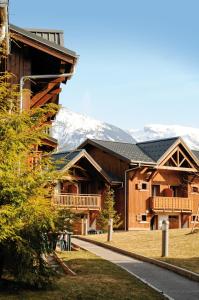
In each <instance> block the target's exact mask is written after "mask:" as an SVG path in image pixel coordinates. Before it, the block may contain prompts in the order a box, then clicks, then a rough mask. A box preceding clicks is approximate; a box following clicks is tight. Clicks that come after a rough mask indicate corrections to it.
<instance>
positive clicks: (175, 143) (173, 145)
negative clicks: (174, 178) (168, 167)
mask: <svg viewBox="0 0 199 300" xmlns="http://www.w3.org/2000/svg"><path fill="white" fill-rule="evenodd" d="M180 144H181V145H182V146H183V147H184V149H185V150H186V152H187V153H188V154H189V156H190V157H191V158H192V160H193V162H194V163H195V165H196V166H199V160H198V159H197V157H196V156H195V155H194V154H193V152H192V151H191V150H190V149H189V147H188V146H187V144H186V143H185V142H184V140H183V139H182V138H181V137H179V138H178V139H177V140H176V141H175V142H174V143H173V144H172V145H171V147H169V149H168V150H167V151H166V152H165V153H164V154H163V155H162V157H161V158H160V159H159V160H158V162H157V165H158V168H162V167H161V164H162V162H163V161H164V160H165V159H166V158H167V156H168V155H169V154H170V153H171V152H172V151H173V150H174V149H175V148H176V147H177V146H178V145H180ZM172 169H174V168H172ZM181 170H182V169H181ZM181 170H180V171H181ZM185 170H187V171H188V169H186V168H185ZM182 171H183V170H182ZM191 171H193V170H191ZM194 171H197V170H196V169H195V170H194Z"/></svg>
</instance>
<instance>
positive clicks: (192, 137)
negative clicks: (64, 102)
mask: <svg viewBox="0 0 199 300" xmlns="http://www.w3.org/2000/svg"><path fill="white" fill-rule="evenodd" d="M52 135H53V137H55V138H56V139H57V140H58V144H59V150H69V149H74V148H76V147H77V146H78V145H80V144H81V143H82V142H83V141H84V140H85V139H87V138H90V139H100V140H109V141H120V142H127V143H135V142H136V141H138V142H142V141H148V140H154V139H162V138H169V137H175V136H181V137H182V138H183V139H184V141H185V142H186V143H187V145H188V146H189V147H190V148H191V149H197V150H198V149H199V128H193V127H185V126H180V125H161V124H151V125H146V126H145V127H144V128H143V129H130V130H128V131H125V130H122V129H120V128H119V127H116V126H114V125H111V124H108V123H104V122H101V121H98V120H95V119H93V118H90V117H88V116H86V115H82V114H79V113H75V112H72V111H70V110H69V109H67V108H65V107H62V108H61V109H60V111H59V113H58V114H57V117H56V120H55V122H54V124H53V127H52Z"/></svg>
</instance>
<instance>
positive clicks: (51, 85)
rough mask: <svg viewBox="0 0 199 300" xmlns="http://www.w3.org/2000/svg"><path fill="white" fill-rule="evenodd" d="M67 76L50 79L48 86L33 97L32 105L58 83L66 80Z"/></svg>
mask: <svg viewBox="0 0 199 300" xmlns="http://www.w3.org/2000/svg"><path fill="white" fill-rule="evenodd" d="M64 80H65V78H56V79H54V80H52V81H50V82H49V83H48V85H47V88H46V89H45V90H43V91H41V92H39V93H37V94H36V95H35V96H33V97H32V99H31V106H34V105H35V104H36V103H37V101H39V100H40V99H41V98H42V97H44V96H45V95H46V94H48V93H49V92H50V91H51V90H52V89H53V88H54V87H56V85H58V84H60V83H61V82H62V81H64Z"/></svg>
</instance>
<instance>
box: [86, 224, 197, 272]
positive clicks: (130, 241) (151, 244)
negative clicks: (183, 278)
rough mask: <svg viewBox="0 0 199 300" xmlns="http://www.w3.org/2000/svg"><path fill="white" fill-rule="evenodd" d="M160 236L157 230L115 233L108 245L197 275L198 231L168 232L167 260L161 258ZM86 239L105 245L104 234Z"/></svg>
mask: <svg viewBox="0 0 199 300" xmlns="http://www.w3.org/2000/svg"><path fill="white" fill-rule="evenodd" d="M161 234H162V233H161V231H159V230H155V231H129V232H115V233H113V241H112V242H110V244H111V245H113V246H115V247H118V248H121V249H125V250H127V251H130V252H135V253H138V254H141V255H145V256H148V257H152V258H156V259H159V260H163V261H166V262H168V263H171V264H174V265H177V266H179V267H182V268H185V269H188V270H190V271H193V272H196V273H199V231H196V232H195V233H193V234H190V229H172V230H170V231H169V257H168V258H161V236H162V235H161ZM88 237H89V238H90V239H94V240H97V241H99V242H103V243H107V242H106V239H107V235H106V234H102V235H91V236H88Z"/></svg>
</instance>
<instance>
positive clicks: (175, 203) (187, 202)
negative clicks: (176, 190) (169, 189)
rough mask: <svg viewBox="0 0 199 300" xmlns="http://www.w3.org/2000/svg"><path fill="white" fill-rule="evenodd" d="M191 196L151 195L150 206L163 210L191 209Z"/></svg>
mask: <svg viewBox="0 0 199 300" xmlns="http://www.w3.org/2000/svg"><path fill="white" fill-rule="evenodd" d="M192 207H193V202H192V199H191V198H183V197H151V208H152V209H153V210H157V211H160V210H163V211H192Z"/></svg>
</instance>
